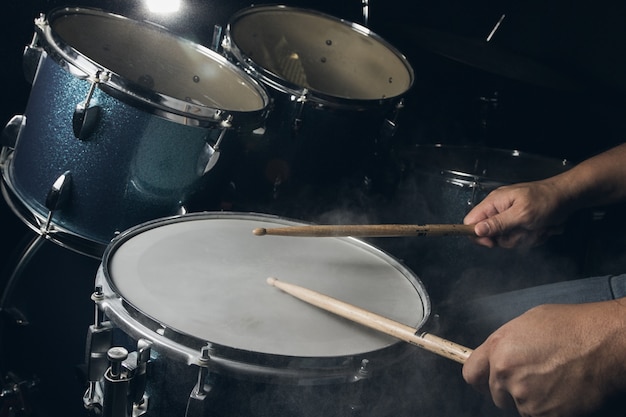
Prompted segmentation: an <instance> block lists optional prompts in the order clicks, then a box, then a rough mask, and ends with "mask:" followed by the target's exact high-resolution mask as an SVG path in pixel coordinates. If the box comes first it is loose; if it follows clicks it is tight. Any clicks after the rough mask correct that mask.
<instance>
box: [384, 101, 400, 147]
mask: <svg viewBox="0 0 626 417" xmlns="http://www.w3.org/2000/svg"><path fill="white" fill-rule="evenodd" d="M403 108H404V99H402V100H400V101H399V102H398V104H396V106H395V108H394V110H393V112H392V113H391V115H390V116H389V117H387V118H386V119H385V121H384V122H383V126H382V128H381V136H382V137H383V138H391V137H392V136H393V135H395V134H396V131H397V130H398V116H399V115H400V112H401V111H402V109H403Z"/></svg>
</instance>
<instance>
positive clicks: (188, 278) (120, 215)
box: [0, 2, 566, 417]
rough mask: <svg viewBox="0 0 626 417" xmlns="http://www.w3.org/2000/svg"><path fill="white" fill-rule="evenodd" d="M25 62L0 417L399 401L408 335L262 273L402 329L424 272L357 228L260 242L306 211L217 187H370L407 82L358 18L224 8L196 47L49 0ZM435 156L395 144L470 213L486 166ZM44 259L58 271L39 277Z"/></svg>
mask: <svg viewBox="0 0 626 417" xmlns="http://www.w3.org/2000/svg"><path fill="white" fill-rule="evenodd" d="M364 5H365V7H364V12H366V13H367V12H368V7H367V2H364ZM365 16H367V14H365ZM24 61H25V62H24V64H25V65H24V66H25V68H28V69H30V71H27V73H28V74H29V77H30V79H29V81H30V83H31V84H32V89H31V93H30V97H29V100H28V104H27V107H26V109H25V112H24V114H22V115H18V116H15V117H13V119H11V120H10V121H9V123H8V124H7V126H6V127H5V129H4V132H3V138H4V141H3V148H2V151H1V154H0V168H1V173H2V193H3V197H4V199H5V201H6V203H7V205H8V206H9V207H10V208H11V209H12V211H13V213H15V215H17V217H18V218H19V219H21V221H22V222H23V223H24V224H25V225H26V226H27V227H28V228H29V229H31V231H32V232H34V237H33V238H32V240H31V241H30V243H29V244H28V245H27V246H26V247H25V249H24V250H23V251H22V252H21V257H20V259H19V261H18V262H17V263H16V265H15V267H14V269H13V270H12V271H11V273H10V274H9V277H8V278H7V279H6V280H5V286H4V288H3V290H2V293H1V294H2V297H1V298H0V313H2V319H3V321H7V322H8V324H3V325H2V327H0V331H1V332H2V334H0V341H1V342H2V343H1V345H2V346H0V349H1V350H2V352H1V354H0V356H4V357H5V358H8V360H4V361H2V362H3V366H2V367H0V372H2V374H0V377H2V378H3V382H2V383H3V384H4V386H5V387H6V388H3V392H2V395H0V416H1V417H4V416H5V415H6V416H28V415H36V416H39V415H41V416H56V415H68V414H80V413H86V414H95V415H102V416H105V417H131V416H132V417H135V416H143V415H145V416H154V417H161V416H181V417H182V416H186V417H199V416H209V415H211V416H224V417H225V416H277V415H281V414H286V415H287V414H288V415H297V416H306V415H320V414H326V415H332V416H355V415H357V416H358V415H363V416H372V417H374V416H377V415H391V414H393V413H394V409H393V407H385V410H379V408H380V407H379V405H380V404H381V402H382V400H381V398H382V397H383V396H385V395H393V393H392V392H389V391H385V389H383V388H381V385H380V384H379V382H380V381H384V380H385V379H386V378H389V376H388V375H390V374H393V372H397V370H398V369H401V368H402V364H401V362H402V360H404V359H405V358H407V357H409V356H411V355H412V354H413V353H414V350H413V349H412V347H411V346H409V345H407V344H405V343H402V342H401V341H399V340H397V339H395V338H392V337H390V336H387V335H381V334H380V333H378V332H375V331H373V330H370V329H366V328H363V327H359V326H355V325H354V324H351V323H348V322H347V321H346V320H343V319H341V318H338V317H334V316H332V315H330V314H328V313H325V312H322V311H320V310H318V309H315V308H313V307H310V306H306V305H302V304H301V303H300V302H298V301H296V300H294V299H292V298H289V297H288V296H285V295H284V294H281V293H280V291H278V290H277V289H275V288H271V287H268V286H267V284H266V283H265V280H266V279H267V278H268V277H270V276H275V277H278V278H279V279H280V278H284V279H286V280H292V281H294V282H296V283H298V284H300V285H303V286H306V287H309V288H313V289H316V290H318V291H320V292H323V293H325V294H329V295H331V296H334V297H337V298H340V299H343V300H346V301H349V302H352V303H353V304H355V305H360V306H361V307H363V308H366V309H368V310H371V311H375V312H377V313H378V314H381V315H384V316H386V317H390V318H392V319H394V320H397V321H399V322H402V323H405V324H407V325H410V326H412V327H414V328H416V329H419V328H421V327H422V326H424V325H425V324H426V323H427V321H428V319H429V317H430V313H431V300H430V297H429V295H428V293H427V291H426V286H425V285H424V284H423V283H422V281H421V280H420V279H419V278H418V277H417V275H416V274H415V273H414V272H413V271H412V270H411V269H409V268H408V267H407V266H406V265H405V264H404V263H403V262H402V261H400V260H398V258H396V257H395V256H393V255H391V254H390V253H389V252H387V251H385V250H383V249H381V248H380V247H378V246H375V245H373V244H371V243H368V242H366V241H365V240H361V239H355V238H352V237H332V238H324V239H320V238H315V237H270V236H268V237H264V238H260V237H258V236H255V235H254V234H253V233H252V231H253V230H254V229H256V228H266V227H274V226H289V225H306V224H308V222H307V221H305V220H295V219H292V218H290V217H286V216H280V215H276V214H272V213H254V212H244V211H229V210H224V204H223V199H222V196H223V194H224V193H227V192H228V190H230V189H231V188H232V187H233V184H236V185H237V186H238V187H239V190H238V192H243V193H244V194H246V195H248V196H250V197H251V198H260V199H261V200H263V199H272V198H276V197H277V196H278V195H280V193H282V192H284V191H285V190H293V189H298V188H299V187H301V186H302V185H303V184H306V185H307V186H308V185H313V186H316V187H326V186H329V185H331V184H333V183H335V182H336V181H337V180H338V179H339V178H344V177H356V178H358V181H360V182H365V183H367V181H368V180H369V179H370V178H371V177H372V175H373V173H374V172H376V170H377V169H378V168H377V167H376V163H377V161H379V158H381V155H382V156H383V157H384V155H387V154H388V153H389V152H390V151H391V150H392V148H393V137H394V134H395V132H396V129H397V124H398V117H399V114H400V113H401V112H402V110H403V108H404V104H405V103H404V99H405V96H406V94H407V92H408V91H409V90H410V89H411V87H412V86H413V84H414V82H415V74H414V71H413V68H412V67H411V65H410V63H409V62H408V60H407V59H406V57H405V56H404V55H403V54H402V53H401V52H399V51H398V50H397V49H396V48H394V47H393V46H392V45H391V44H389V43H388V42H387V41H385V40H384V39H383V38H382V37H380V36H379V35H377V34H376V33H374V32H372V31H371V30H370V29H368V28H367V27H365V26H363V25H361V24H358V23H355V22H351V21H347V20H343V19H339V18H336V17H334V16H331V15H329V14H325V13H322V12H319V11H316V10H312V9H307V8H300V7H292V6H285V5H257V6H249V7H245V8H243V9H241V10H239V11H237V12H236V13H234V14H233V15H232V17H231V18H230V19H229V21H228V25H227V26H226V28H225V30H223V31H222V30H221V28H217V27H216V30H215V32H214V38H213V40H212V44H211V46H210V47H207V46H203V45H201V44H198V43H196V42H192V41H191V40H188V39H186V38H185V37H181V36H180V35H178V34H176V33H175V32H173V31H170V30H168V29H166V28H164V27H163V26H162V25H158V24H154V23H150V22H147V21H143V20H136V19H133V18H129V17H126V16H123V15H120V14H116V13H113V12H110V11H106V10H102V9H96V8H91V7H61V8H57V9H54V10H52V11H51V12H49V13H48V14H46V15H44V14H42V15H41V16H39V17H38V18H37V19H36V20H35V32H34V36H33V40H32V42H31V43H30V44H29V45H28V46H27V47H26V51H25V54H24ZM443 150H449V148H444V149H443ZM440 151H442V149H441V148H436V149H435V152H433V150H432V149H428V150H427V151H426V150H424V149H423V148H422V149H419V150H418V151H417V154H415V155H418V156H415V155H413V154H411V155H409V159H410V160H411V161H412V162H419V164H418V165H419V167H418V169H417V170H416V171H418V172H425V173H432V172H434V173H435V174H436V176H437V178H436V181H444V184H445V185H443V186H441V184H440V186H439V187H437V188H438V189H439V191H438V193H439V192H440V189H447V188H449V187H451V188H450V191H452V190H458V191H460V192H462V193H464V194H467V193H469V194H471V197H463V199H465V198H468V201H467V203H466V204H463V205H462V208H463V209H464V210H466V209H467V208H468V207H470V206H471V205H472V204H474V203H476V202H477V201H478V199H479V198H480V197H481V196H484V195H485V193H486V192H487V191H488V190H487V188H484V187H483V188H481V186H483V185H487V182H489V181H486V172H487V170H486V168H484V169H480V170H479V171H480V172H479V173H478V174H477V175H472V176H470V177H469V178H468V177H467V176H464V173H467V172H472V170H473V169H474V170H475V169H476V168H477V167H476V166H472V167H463V168H461V171H463V172H459V171H444V170H442V169H440V167H435V168H433V167H432V166H428V163H436V162H437V161H438V157H439V155H440ZM423 152H426V154H425V155H424V154H423ZM462 154H463V155H464V156H465V157H466V158H470V157H469V156H468V153H467V152H465V151H462ZM405 156H406V155H405ZM485 156H486V157H485ZM500 156H501V155H481V156H480V157H478V158H470V159H471V161H477V160H480V161H481V162H489V163H493V164H492V165H491V167H493V165H495V163H496V162H497V161H500V160H501V158H500ZM516 156H518V155H513V156H511V157H516ZM507 157H509V155H507ZM492 158H493V159H492ZM446 160H447V161H448V162H449V158H448V157H446ZM470 164H471V162H470ZM491 167H490V171H489V172H494V171H493V170H491ZM413 168H415V167H413ZM413 168H412V169H413ZM565 168H566V167H564V166H558V167H557V169H558V170H560V169H565ZM551 173H553V172H550V174H551ZM442 175H443V176H448V177H457V178H454V179H453V178H449V180H447V179H446V178H442ZM542 175H543V173H542ZM545 175H549V174H548V173H546V174H545ZM492 185H493V182H489V184H488V186H492ZM458 186H460V188H455V187H458ZM452 194H454V193H452ZM444 198H448V196H447V194H446V195H445V196H444ZM450 198H452V199H453V200H454V201H446V202H444V203H441V206H454V205H455V204H456V203H458V201H457V200H458V197H457V196H456V194H454V195H452V196H451V197H450ZM438 204H439V203H438ZM453 217H454V219H450V221H451V222H456V221H459V218H458V217H459V216H458V213H456V212H455V213H453ZM47 242H52V244H51V245H48V244H47ZM42 254H45V256H46V257H48V259H54V260H55V261H57V262H59V263H61V264H62V265H61V266H60V267H58V268H57V270H56V271H55V272H56V276H54V275H52V276H51V275H48V276H47V278H46V279H44V280H43V281H44V282H40V280H41V276H42V275H44V274H46V273H48V274H50V273H51V272H50V271H46V268H47V266H48V264H47V262H42V261H41V259H40V258H38V257H39V256H42ZM59 260H60V261H59ZM68 294H80V300H75V299H74V297H69V296H68ZM68 298H70V299H68ZM51 313H56V314H51ZM29 326H31V327H30V328H31V330H30V331H28V330H27V328H28V327H29ZM32 326H34V327H32ZM33 328H34V331H33V330H32V329H33ZM15 329H17V330H15ZM42 364H43V365H42ZM43 368H47V369H48V371H44V370H43ZM24 374H26V375H24ZM68 381H71V382H68ZM79 391H80V392H79ZM77 392H79V394H77ZM390 402H391V403H393V401H388V400H386V401H385V404H386V405H389V403H390ZM70 403H71V404H70ZM70 410H71V411H70Z"/></svg>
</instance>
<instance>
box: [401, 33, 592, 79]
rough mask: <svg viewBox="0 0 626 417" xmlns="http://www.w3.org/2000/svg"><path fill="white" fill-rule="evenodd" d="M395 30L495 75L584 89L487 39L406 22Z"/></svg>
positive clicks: (437, 51)
mask: <svg viewBox="0 0 626 417" xmlns="http://www.w3.org/2000/svg"><path fill="white" fill-rule="evenodd" d="M394 30H395V31H396V33H398V34H400V35H401V36H402V35H403V36H405V37H406V39H407V40H408V41H409V42H410V44H412V45H416V46H418V47H420V48H424V49H426V50H429V51H430V52H434V53H435V54H438V55H441V56H444V57H446V58H448V59H451V60H454V61H457V62H459V63H462V64H465V65H469V66H471V67H474V68H477V69H480V70H483V71H487V72H490V73H492V74H495V75H499V76H502V77H506V78H509V79H513V80H516V81H522V82H525V83H531V84H535V85H537V86H542V87H549V88H553V89H559V90H563V91H580V90H582V89H583V88H582V85H581V84H580V83H579V82H577V81H576V80H574V79H573V78H571V77H569V76H567V75H565V74H562V73H560V72H558V71H556V70H554V69H552V68H550V67H548V66H546V65H543V64H541V63H539V62H536V61H534V60H532V59H530V58H527V57H524V56H521V55H517V54H514V53H512V52H510V51H506V50H505V49H503V48H502V47H499V46H498V45H495V44H493V43H491V42H488V41H487V40H481V39H473V38H466V37H462V36H458V35H454V34H450V33H445V32H441V31H437V30H434V29H428V28H424V27H417V26H409V25H394Z"/></svg>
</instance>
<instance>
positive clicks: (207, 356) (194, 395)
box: [185, 345, 212, 417]
mask: <svg viewBox="0 0 626 417" xmlns="http://www.w3.org/2000/svg"><path fill="white" fill-rule="evenodd" d="M211 353H212V348H211V346H210V345H207V346H203V347H202V349H201V350H200V357H199V362H200V368H199V369H198V380H197V382H196V385H195V386H194V387H193V390H192V391H191V394H189V400H187V409H186V410H185V417H201V416H204V415H205V414H206V410H205V408H206V403H205V400H206V398H207V395H208V394H209V392H210V391H211V388H212V387H211V386H210V385H207V383H206V379H207V376H208V375H209V369H208V368H207V366H208V364H209V362H210V360H211Z"/></svg>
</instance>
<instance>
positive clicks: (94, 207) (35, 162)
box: [7, 55, 214, 244]
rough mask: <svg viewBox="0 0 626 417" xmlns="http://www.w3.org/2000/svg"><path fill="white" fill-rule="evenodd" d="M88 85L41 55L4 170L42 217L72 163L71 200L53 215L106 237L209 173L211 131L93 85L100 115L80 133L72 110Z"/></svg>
mask: <svg viewBox="0 0 626 417" xmlns="http://www.w3.org/2000/svg"><path fill="white" fill-rule="evenodd" d="M89 88H90V83H89V82H88V81H85V80H80V79H78V78H76V77H74V76H72V75H71V74H70V73H69V72H67V71H65V70H63V69H62V68H61V67H59V66H57V65H56V64H55V63H54V62H53V61H52V60H51V59H50V58H49V57H47V56H45V55H44V56H43V57H42V61H41V65H40V67H39V70H38V72H37V76H36V79H35V80H34V83H33V87H32V91H31V95H30V97H29V100H28V105H27V108H26V112H25V116H26V123H25V125H24V126H23V127H22V129H21V131H20V133H19V136H18V138H17V141H16V144H15V150H14V153H13V156H12V159H11V160H10V162H9V167H8V173H7V176H8V182H9V183H10V184H11V185H12V188H13V189H14V191H15V192H16V193H17V194H18V195H19V196H20V198H21V199H22V200H23V202H24V203H25V204H26V205H28V206H29V207H31V208H32V210H34V211H35V212H36V213H38V214H39V215H41V216H44V217H45V216H46V215H47V213H48V209H47V208H46V207H45V200H46V196H47V194H48V192H49V190H50V189H51V186H52V184H53V183H54V181H55V180H56V179H57V178H58V177H59V176H60V175H61V174H63V173H64V172H66V171H69V172H70V174H71V176H72V190H71V197H70V201H69V204H68V205H67V206H66V207H64V208H63V209H61V210H59V211H58V212H56V213H55V215H54V222H55V224H57V225H58V226H59V227H60V228H61V229H65V230H69V231H71V232H73V233H75V234H77V235H80V236H83V237H85V238H87V239H90V240H93V241H96V242H99V243H104V244H105V243H106V242H108V241H109V240H110V239H111V238H113V237H114V236H115V234H116V233H117V232H119V231H122V230H125V229H127V228H129V227H131V226H133V225H135V224H138V223H141V222H144V221H146V220H149V219H153V218H157V217H162V216H166V215H173V214H177V213H178V212H179V211H180V210H181V206H182V205H183V204H184V203H185V202H186V201H188V200H189V199H190V198H191V197H192V196H193V194H194V192H196V191H199V190H200V189H201V188H202V186H203V182H205V180H206V177H205V175H204V174H205V173H204V168H205V166H206V164H207V162H208V159H209V157H210V155H211V153H212V149H211V147H210V145H209V144H208V143H207V141H208V140H209V138H210V137H211V136H212V135H213V134H214V133H212V132H211V131H210V130H208V129H205V128H198V127H192V126H184V125H181V124H178V123H175V122H172V121H169V120H166V119H163V118H161V117H158V116H155V115H150V114H148V113H145V112H143V111H141V110H139V109H137V108H135V107H133V106H130V105H128V104H125V103H123V102H121V101H119V100H117V99H115V98H113V97H111V96H109V95H107V94H105V93H104V92H102V91H100V90H98V89H96V91H95V93H94V97H93V100H94V101H97V103H98V105H99V106H100V108H101V110H100V114H101V119H100V122H99V124H98V126H97V128H96V129H95V131H94V132H93V134H92V135H91V137H89V138H88V140H79V139H77V138H76V137H75V135H74V132H73V128H72V116H73V114H74V110H75V108H76V105H77V104H79V103H80V102H81V101H83V100H84V98H85V97H86V96H87V92H88V90H89Z"/></svg>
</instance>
